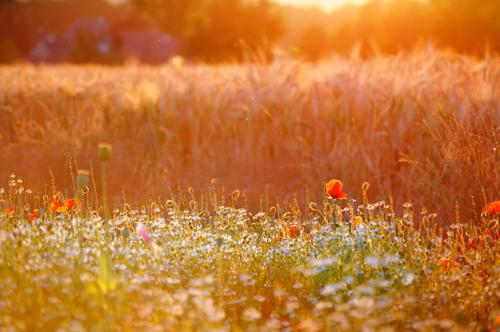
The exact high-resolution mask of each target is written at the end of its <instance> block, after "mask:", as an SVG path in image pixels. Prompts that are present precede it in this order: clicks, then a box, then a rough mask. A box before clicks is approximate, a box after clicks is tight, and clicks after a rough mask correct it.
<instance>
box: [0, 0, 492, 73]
mask: <svg viewBox="0 0 500 332" xmlns="http://www.w3.org/2000/svg"><path fill="white" fill-rule="evenodd" d="M429 43H432V44H433V45H435V46H436V47H439V48H450V49H453V50H456V51H459V52H465V53H468V54H472V55H477V56H482V55H484V54H485V53H488V52H491V53H493V52H498V50H499V49H500V1H498V0H480V1H478V0H432V1H425V0H420V1H418V0H394V1H381V0H379V1H376V0H371V1H370V0H367V1H362V0H357V1H355V0H323V1H321V0H281V1H269V0H253V1H251V0H128V1H127V0H108V1H106V0H85V1H81V0H56V1H48V0H46V1H44V0H34V1H26V0H25V1H15V0H0V62H3V63H12V62H33V63H61V62H70V63H106V64H120V63H124V62H127V61H136V62H142V63H152V64H154V63H163V62H166V61H168V60H169V59H171V58H172V57H173V56H175V55H181V56H183V57H184V58H186V59H189V60H190V61H193V62H194V61H204V62H221V61H239V60H243V59H244V55H248V54H252V52H253V53H254V54H257V55H259V56H260V57H262V58H265V59H267V60H271V59H274V58H276V57H279V58H281V57H285V58H286V57H291V58H292V57H293V58H295V57H298V58H302V59H305V60H308V61H317V60H319V59H321V58H323V57H326V56H328V55H330V54H332V53H341V54H351V53H352V52H356V53H357V54H359V55H360V56H362V57H371V56H373V55H377V54H392V53H396V52H399V51H401V50H411V49H413V48H415V47H417V46H421V45H428V44H429Z"/></svg>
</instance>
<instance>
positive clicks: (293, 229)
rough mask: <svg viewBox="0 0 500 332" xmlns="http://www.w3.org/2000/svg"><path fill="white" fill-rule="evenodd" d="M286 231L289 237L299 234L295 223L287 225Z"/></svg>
mask: <svg viewBox="0 0 500 332" xmlns="http://www.w3.org/2000/svg"><path fill="white" fill-rule="evenodd" d="M288 232H289V233H290V237H297V236H299V227H298V226H297V225H292V226H290V227H288Z"/></svg>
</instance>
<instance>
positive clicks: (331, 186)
mask: <svg viewBox="0 0 500 332" xmlns="http://www.w3.org/2000/svg"><path fill="white" fill-rule="evenodd" d="M343 186H344V185H343V184H342V182H341V181H339V180H336V179H332V180H330V181H328V183H327V184H326V185H325V189H326V193H327V194H328V195H329V196H330V197H332V198H335V199H346V198H347V194H346V193H345V192H344V191H343V190H342V188H343Z"/></svg>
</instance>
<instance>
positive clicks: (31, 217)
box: [28, 209, 40, 221]
mask: <svg viewBox="0 0 500 332" xmlns="http://www.w3.org/2000/svg"><path fill="white" fill-rule="evenodd" d="M39 217H40V216H39V213H38V209H33V212H31V214H30V215H29V216H28V220H29V221H33V220H36V219H38V218H39Z"/></svg>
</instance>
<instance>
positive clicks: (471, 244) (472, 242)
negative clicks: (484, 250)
mask: <svg viewBox="0 0 500 332" xmlns="http://www.w3.org/2000/svg"><path fill="white" fill-rule="evenodd" d="M480 244H481V240H480V239H479V238H478V237H472V238H470V239H469V240H468V241H467V248H469V249H472V250H477V247H478V246H479V245H480Z"/></svg>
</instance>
